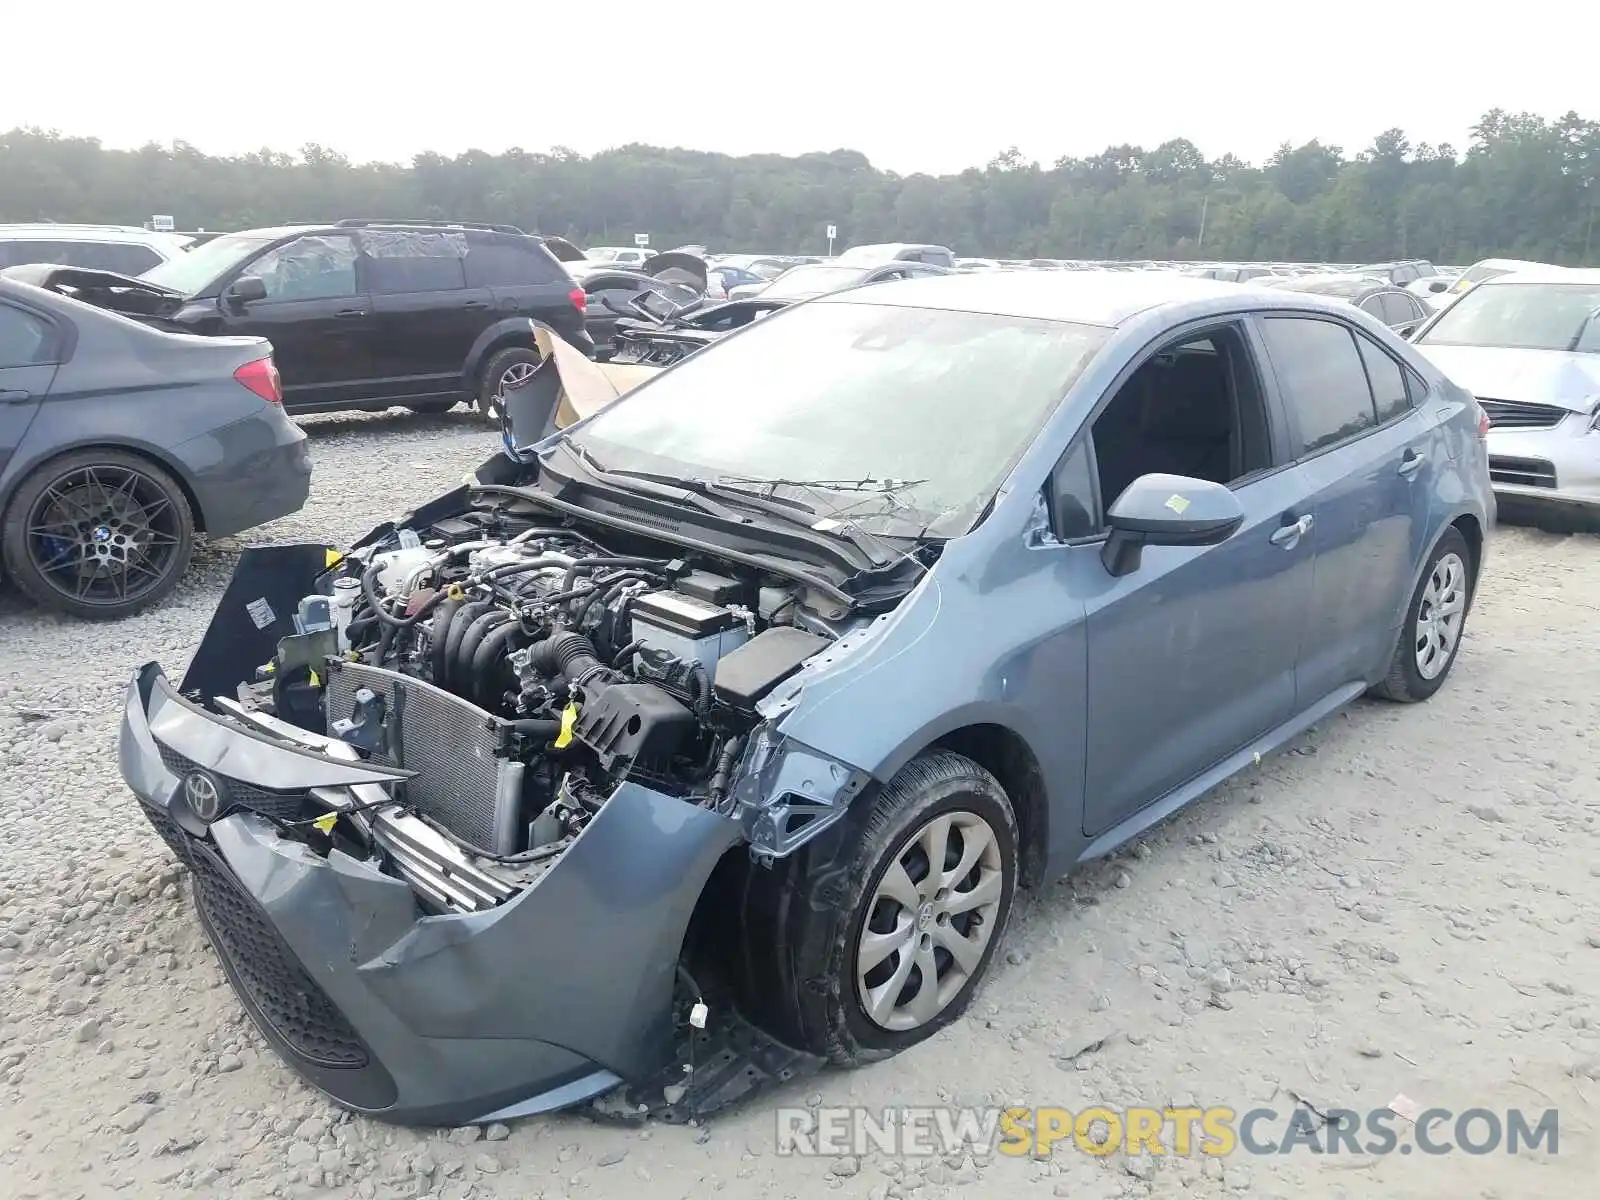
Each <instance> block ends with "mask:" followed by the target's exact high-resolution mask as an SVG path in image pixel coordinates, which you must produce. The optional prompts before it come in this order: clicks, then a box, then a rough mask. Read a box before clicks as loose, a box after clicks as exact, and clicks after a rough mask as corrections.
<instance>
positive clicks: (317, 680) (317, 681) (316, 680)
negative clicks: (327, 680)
mask: <svg viewBox="0 0 1600 1200" xmlns="http://www.w3.org/2000/svg"><path fill="white" fill-rule="evenodd" d="M311 686H312V687H318V688H319V687H321V686H322V678H321V676H319V675H318V674H317V673H316V672H315V671H312V672H311Z"/></svg>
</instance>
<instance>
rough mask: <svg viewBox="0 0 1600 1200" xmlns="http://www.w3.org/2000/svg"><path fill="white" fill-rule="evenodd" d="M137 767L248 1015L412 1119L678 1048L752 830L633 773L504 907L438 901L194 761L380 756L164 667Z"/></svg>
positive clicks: (132, 718)
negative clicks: (233, 712) (252, 803)
mask: <svg viewBox="0 0 1600 1200" xmlns="http://www.w3.org/2000/svg"><path fill="white" fill-rule="evenodd" d="M285 756H287V757H285ZM120 764H121V769H122V775H123V778H124V779H125V780H126V781H127V783H128V785H129V787H130V788H131V789H132V790H133V792H134V793H135V795H136V796H137V797H138V799H139V801H140V804H141V807H142V808H143V810H144V812H145V815H146V816H147V817H148V818H149V820H150V822H151V823H152V824H153V825H154V826H155V828H156V830H157V832H158V833H160V835H161V836H162V838H163V839H164V840H165V841H166V843H167V845H168V846H169V847H170V848H171V849H172V851H173V852H174V853H175V854H176V855H177V856H178V857H179V858H180V859H182V860H183V861H184V862H185V863H187V864H188V865H189V867H190V868H191V871H192V874H193V878H194V892H195V902H196V907H197V909H198V911H199V914H200V918H201V922H202V924H203V926H204V928H205V930H206V932H207V934H208V935H209V937H210V939H211V942H212V944H213V946H214V947H215V948H216V950H217V953H218V956H219V957H220V959H221V961H222V965H223V968H224V970H225V971H226V973H227V976H228V979H229V981H230V982H231V983H232V985H233V987H234V990H235V991H236V992H237V993H238V995H239V998H240V1001H241V1003H242V1004H243V1005H244V1007H245V1009H246V1011H248V1012H249V1014H250V1016H251V1018H252V1019H253V1020H254V1021H255V1023H256V1025H257V1026H258V1027H259V1028H260V1029H261V1032H262V1034H263V1035H264V1036H265V1037H266V1038H267V1040H268V1041H269V1042H270V1043H271V1044H272V1045H273V1047H274V1048H275V1049H276V1050H277V1052H278V1053H279V1054H280V1055H281V1056H282V1057H283V1059H284V1060H285V1061H286V1062H287V1063H289V1065H290V1066H292V1067H293V1068H294V1069H295V1070H296V1071H297V1072H298V1073H299V1074H300V1075H301V1076H302V1077H303V1078H305V1079H306V1080H307V1082H309V1083H311V1084H312V1085H313V1086H315V1087H317V1088H319V1089H320V1090H322V1091H323V1092H325V1093H326V1094H327V1095H329V1096H330V1097H331V1098H332V1099H334V1100H335V1101H336V1102H338V1103H339V1104H341V1105H343V1106H345V1107H347V1108H350V1109H353V1110H356V1111H359V1112H363V1113H367V1114H371V1115H374V1116H378V1117H381V1118H384V1119H387V1120H392V1121H396V1122H401V1123H405V1124H436V1125H456V1124H463V1123H469V1122H483V1121H489V1120H499V1119H507V1118H510V1117H514V1116H521V1115H527V1114H531V1113H536V1112H541V1111H548V1110H552V1109H557V1108H562V1107H566V1106H568V1105H572V1104H575V1103H578V1102H580V1101H582V1100H585V1099H587V1098H589V1097H591V1096H594V1095H596V1094H598V1093H600V1092H603V1091H605V1090H607V1089H609V1088H611V1087H612V1086H614V1085H615V1084H617V1083H618V1082H619V1081H626V1082H632V1081H636V1080H640V1079H644V1078H646V1077H648V1076H651V1075H652V1074H654V1073H657V1072H659V1071H660V1070H661V1069H663V1068H664V1067H665V1066H667V1065H669V1063H670V1061H671V1059H672V1057H673V1054H674V1050H675V1043H674V1030H673V1020H672V996H673V986H674V979H675V975H676V967H677V961H678V955H679V951H680V949H681V947H682V944H683V938H684V933H685V930H686V928H687V925H688V922H689V918H690V916H691V914H692V913H693V911H694V907H695V905H696V903H697V901H698V900H699V898H700V894H701V891H702V889H703V888H704V886H705V883H706V880H707V879H708V878H709V876H710V875H711V872H712V869H713V868H714V867H715V865H716V863H717V862H718V860H719V859H720V858H721V857H722V855H723V854H724V853H725V852H726V851H727V850H728V849H729V848H731V847H732V846H734V845H735V844H737V843H738V842H739V841H740V840H741V830H740V824H739V822H738V821H737V820H735V819H733V818H730V817H727V816H722V815H719V814H717V813H714V812H712V811H709V810H707V809H704V808H699V807H695V806H693V805H689V804H685V803H684V802H683V801H681V800H678V799H675V798H673V797H670V796H666V795H663V794H661V793H658V792H655V791H652V790H650V789H648V788H645V787H642V786H640V785H638V784H635V783H623V784H622V785H621V786H620V787H619V788H618V789H617V791H616V792H615V793H614V794H613V795H612V796H611V797H610V798H609V800H608V801H607V802H606V804H605V805H604V806H603V807H602V808H601V809H600V811H599V812H598V813H597V814H596V815H595V817H594V818H593V819H592V820H591V821H590V823H589V824H588V826H587V827H586V828H585V829H584V830H583V832H582V833H580V834H579V835H578V837H577V838H576V839H575V840H574V841H573V843H572V844H571V846H570V847H569V848H568V849H567V850H566V851H565V853H564V854H563V855H562V857H561V858H559V859H558V860H556V861H555V863H554V865H552V866H551V867H549V869H548V870H546V871H545V872H544V873H543V874H542V875H541V876H540V877H539V878H538V879H537V880H536V881H535V882H534V883H533V884H532V885H530V886H528V887H527V888H526V889H524V890H522V891H521V892H519V893H517V894H516V895H514V896H513V897H511V898H510V899H509V900H506V901H505V902H504V903H502V904H499V905H498V906H496V907H494V908H491V909H488V910H486V911H481V912H469V913H447V914H444V915H430V914H429V913H428V912H427V911H425V910H424V909H423V908H422V907H421V906H420V905H419V903H418V901H417V898H416V896H415V894H414V893H413V891H412V889H411V888H410V887H409V886H408V885H407V884H406V883H405V882H403V881H402V880H400V879H398V878H395V877H393V876H392V875H389V874H385V873H384V872H383V871H382V870H381V869H380V864H379V861H378V860H377V859H376V858H373V859H360V858H357V857H354V856H352V855H351V854H348V853H344V852H341V851H340V850H338V849H333V850H331V851H329V852H328V853H327V855H326V857H324V856H322V855H321V854H319V853H317V852H316V851H314V850H313V849H312V848H311V847H310V846H308V845H306V844H303V843H302V842H299V841H296V840H293V839H290V838H287V837H285V836H283V835H282V834H281V833H280V832H279V830H278V828H277V827H276V826H275V825H274V824H273V823H272V822H271V821H270V820H268V819H266V818H264V817H261V816H257V815H255V814H253V813H249V812H236V813H234V814H233V815H224V816H222V817H221V818H220V819H218V820H215V821H214V822H213V823H211V824H209V825H207V824H205V823H204V822H202V821H201V820H200V819H199V818H198V817H197V816H196V815H195V813H194V811H193V810H192V809H191V807H190V804H189V801H188V799H187V798H186V794H185V778H186V775H187V774H188V773H189V769H190V768H191V767H194V768H198V769H202V770H204V771H206V772H208V773H209V774H210V775H211V776H212V777H213V778H215V777H222V778H223V779H224V781H225V784H226V786H228V787H230V788H231V787H233V786H234V785H236V784H237V785H238V786H240V787H241V788H245V789H248V788H256V789H275V790H277V791H282V790H283V789H285V788H291V787H293V788H299V787H306V788H309V787H311V786H324V785H326V786H338V785H344V784H349V783H351V782H360V780H356V779H354V778H353V776H355V775H360V774H361V773H362V772H367V773H368V776H369V777H368V779H367V781H368V782H371V781H373V780H374V779H375V778H378V777H381V775H382V772H381V771H379V770H378V769H377V768H375V767H369V766H367V765H366V764H359V763H353V762H350V761H347V760H341V759H337V758H333V757H330V756H325V755H322V754H319V753H317V752H315V751H311V750H303V749H291V748H287V747H285V746H283V745H282V744H280V743H276V742H274V741H273V740H272V739H270V738H265V737H256V736H253V735H252V734H251V733H249V732H247V731H245V730H242V729H240V728H238V727H236V726H233V725H230V724H229V723H228V722H226V721H224V720H222V719H221V718H219V717H218V716H216V715H215V714H213V713H211V712H209V711H208V710H206V709H204V708H202V707H200V706H199V705H196V704H193V703H191V702H189V701H187V700H185V699H184V698H183V697H181V696H180V695H179V694H178V692H177V690H176V689H175V688H174V687H173V685H172V684H171V683H170V682H169V681H168V680H167V679H166V677H165V676H164V675H163V674H162V673H161V670H160V668H159V667H157V666H155V665H154V664H149V665H147V666H146V667H144V668H142V669H141V670H140V671H139V673H138V674H137V675H136V676H135V677H134V679H133V681H132V683H131V684H130V685H129V687H128V691H127V696H126V706H125V711H124V714H123V723H122V734H121V746H120Z"/></svg>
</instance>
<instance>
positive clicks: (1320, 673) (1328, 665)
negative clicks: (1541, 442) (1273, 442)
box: [1259, 314, 1447, 707]
mask: <svg viewBox="0 0 1600 1200" xmlns="http://www.w3.org/2000/svg"><path fill="white" fill-rule="evenodd" d="M1259 326H1260V329H1261V334H1262V340H1263V341H1264V342H1265V344H1266V347H1267V354H1268V358H1269V360H1270V362H1271V366H1272V374H1273V376H1274V378H1275V381H1276V385H1277V389H1278V392H1279V394H1280V397H1281V402H1282V403H1281V407H1282V408H1283V410H1284V412H1285V414H1286V418H1287V425H1288V432H1289V435H1290V439H1291V447H1290V450H1291V453H1292V454H1293V455H1294V456H1295V460H1296V462H1297V464H1298V465H1299V467H1300V469H1301V471H1302V472H1303V473H1304V475H1305V477H1306V480H1307V482H1308V485H1309V487H1310V489H1311V502H1312V503H1311V516H1312V520H1313V522H1314V531H1315V532H1314V539H1313V544H1314V546H1315V548H1316V561H1315V564H1314V571H1313V583H1312V593H1311V601H1310V607H1309V611H1308V619H1307V622H1306V635H1305V642H1304V644H1303V646H1302V648H1301V653H1300V665H1299V670H1298V680H1299V687H1300V701H1301V706H1302V707H1307V706H1310V705H1312V704H1315V703H1316V702H1317V701H1318V700H1320V699H1322V698H1323V697H1325V696H1327V695H1329V694H1331V693H1333V692H1335V691H1338V690H1339V689H1341V688H1344V687H1346V686H1348V685H1351V684H1355V683H1365V682H1370V681H1371V680H1373V679H1374V678H1376V677H1378V676H1379V675H1381V674H1382V673H1383V670H1384V668H1385V667H1386V666H1387V664H1388V661H1389V658H1390V656H1391V655H1392V654H1393V652H1394V639H1395V636H1396V625H1397V615H1398V614H1399V613H1400V612H1401V610H1402V607H1403V605H1404V602H1405V599H1406V598H1407V596H1408V594H1409V592H1410V589H1411V586H1412V574H1413V572H1414V569H1415V566H1416V564H1417V563H1418V562H1419V561H1420V560H1421V557H1422V554H1423V552H1424V550H1425V546H1424V545H1423V542H1424V539H1425V538H1426V537H1427V534H1428V512H1429V507H1430V503H1431V495H1432V492H1433V488H1434V485H1435V482H1436V480H1437V479H1438V476H1439V472H1440V471H1441V469H1443V466H1444V465H1445V464H1444V459H1445V458H1446V457H1447V455H1446V448H1445V444H1444V440H1443V438H1442V437H1441V436H1440V434H1439V431H1438V429H1437V426H1436V423H1434V422H1432V420H1431V418H1429V417H1428V416H1427V415H1426V414H1425V413H1424V412H1423V411H1422V410H1420V409H1418V408H1416V407H1415V405H1414V401H1415V400H1416V399H1418V398H1420V393H1419V390H1418V389H1420V388H1421V387H1422V384H1421V381H1420V380H1416V379H1415V377H1414V376H1412V375H1411V374H1410V372H1408V371H1407V370H1406V369H1405V368H1404V367H1403V366H1402V365H1401V363H1400V362H1399V360H1398V359H1397V358H1395V357H1394V356H1393V355H1391V354H1390V353H1389V351H1388V350H1386V349H1384V348H1383V346H1381V345H1380V344H1379V342H1378V340H1377V339H1376V338H1374V337H1372V336H1369V335H1368V334H1367V333H1365V332H1364V331H1362V330H1358V329H1355V328H1353V327H1352V326H1351V325H1348V324H1346V323H1345V322H1343V321H1339V320H1336V319H1334V318H1333V317H1330V316H1322V315H1320V314H1318V315H1312V314H1303V315H1293V316H1291V315H1277V314H1274V315H1263V316H1262V317H1260V318H1259Z"/></svg>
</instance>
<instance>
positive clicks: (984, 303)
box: [816, 271, 1310, 326]
mask: <svg viewBox="0 0 1600 1200" xmlns="http://www.w3.org/2000/svg"><path fill="white" fill-rule="evenodd" d="M1309 295H1310V293H1304V292H1301V293H1294V296H1295V297H1296V298H1295V300H1292V301H1291V300H1290V299H1289V297H1288V296H1286V295H1285V293H1284V292H1283V291H1282V290H1281V289H1278V288H1255V287H1251V286H1249V285H1248V284H1243V285H1241V284H1237V283H1225V282H1222V281H1220V280H1215V279H1196V278H1194V277H1192V276H1187V275H1179V274H1176V273H1175V272H1167V271H1126V272H1124V271H972V272H960V271H951V272H947V273H943V274H937V275H924V276H922V277H920V278H917V279H906V280H893V279H891V280H887V281H885V282H883V283H878V284H874V285H873V286H872V288H871V290H870V291H866V292H858V291H846V292H840V293H829V294H828V295H827V296H825V297H822V298H820V299H819V300H818V301H816V303H829V304H867V303H870V304H895V305H901V306H904V307H906V308H941V309H949V310H951V311H966V312H982V313H992V314H994V315H995V316H1006V317H1029V318H1034V319H1036V320H1043V321H1069V322H1073V323H1075V324H1080V325H1104V326H1113V325H1120V324H1122V322H1124V321H1126V320H1128V319H1129V318H1130V317H1133V316H1136V315H1138V314H1139V313H1142V312H1146V311H1148V310H1149V309H1152V308H1160V307H1162V306H1164V305H1177V304H1189V303H1194V302H1196V301H1207V300H1210V301H1215V302H1216V304H1217V307H1218V309H1219V310H1221V309H1224V308H1233V309H1236V308H1237V307H1238V301H1239V299H1240V297H1250V298H1251V299H1252V300H1255V301H1259V302H1260V303H1261V306H1262V307H1290V306H1292V305H1294V304H1297V303H1298V302H1299V300H1300V299H1301V298H1304V297H1307V296H1309Z"/></svg>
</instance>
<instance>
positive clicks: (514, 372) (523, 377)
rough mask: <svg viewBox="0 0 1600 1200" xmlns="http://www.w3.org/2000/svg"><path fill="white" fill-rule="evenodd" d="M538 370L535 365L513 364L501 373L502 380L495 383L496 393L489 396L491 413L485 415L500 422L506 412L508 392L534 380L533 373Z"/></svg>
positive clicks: (493, 392)
mask: <svg viewBox="0 0 1600 1200" xmlns="http://www.w3.org/2000/svg"><path fill="white" fill-rule="evenodd" d="M537 369H538V368H537V367H536V366H535V365H534V364H533V363H521V362H519V363H512V364H511V365H510V366H509V367H507V368H506V369H505V370H504V371H502V372H500V378H499V379H498V380H496V381H495V385H494V391H492V392H491V393H490V394H489V411H488V412H487V413H485V414H484V415H485V416H487V417H490V418H492V419H495V420H498V419H499V418H500V417H501V416H502V415H503V414H504V413H505V411H506V392H507V391H508V390H510V389H512V388H519V387H521V386H522V385H523V384H525V383H527V382H528V380H530V379H532V378H533V373H534V371H536V370H537Z"/></svg>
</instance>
